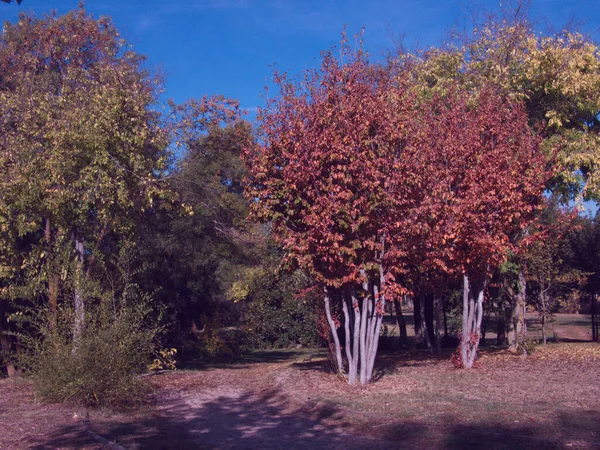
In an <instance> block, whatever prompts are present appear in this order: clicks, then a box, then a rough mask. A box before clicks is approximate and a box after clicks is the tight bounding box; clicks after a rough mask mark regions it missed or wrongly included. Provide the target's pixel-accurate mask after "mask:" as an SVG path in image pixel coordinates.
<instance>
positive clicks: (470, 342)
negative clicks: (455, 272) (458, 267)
mask: <svg viewBox="0 0 600 450" xmlns="http://www.w3.org/2000/svg"><path fill="white" fill-rule="evenodd" d="M486 285H487V280H485V281H484V282H483V283H482V285H481V288H480V290H479V291H478V292H477V298H475V296H474V292H473V290H472V287H471V285H470V281H469V277H468V276H467V275H466V274H465V275H464V276H463V330H462V340H461V358H462V364H463V367H465V368H466V369H470V368H472V367H473V364H474V363H475V359H476V357H477V350H478V348H479V341H480V339H481V322H482V320H483V295H484V292H485V288H486Z"/></svg>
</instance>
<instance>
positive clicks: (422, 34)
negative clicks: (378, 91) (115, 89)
mask: <svg viewBox="0 0 600 450" xmlns="http://www.w3.org/2000/svg"><path fill="white" fill-rule="evenodd" d="M78 1H79V0H23V3H22V4H21V5H20V6H18V5H17V4H16V3H14V2H13V3H11V4H4V3H0V21H2V22H4V21H5V20H10V21H14V20H16V19H17V17H18V13H19V12H20V11H33V12H34V13H36V14H37V15H41V14H43V13H46V12H49V11H50V10H51V9H55V10H57V11H58V13H65V12H67V11H69V10H70V9H73V8H76V7H77V4H78ZM85 5H86V9H87V10H88V11H89V12H91V13H92V14H94V15H95V16H100V15H108V16H111V17H112V18H113V20H114V22H115V24H116V26H117V28H118V29H119V30H120V31H121V33H122V35H123V37H124V38H125V39H126V40H127V41H129V42H130V43H132V44H133V45H134V47H135V49H136V51H138V52H140V53H143V54H146V55H147V56H148V58H149V64H150V65H151V66H152V67H157V68H159V69H160V70H161V71H162V72H163V73H164V75H165V77H166V82H165V96H166V98H173V99H174V100H175V101H177V102H182V101H184V100H186V99H187V98H190V97H200V96H202V95H203V94H223V95H225V96H227V97H231V98H236V99H238V100H239V101H240V102H241V104H242V106H244V107H246V108H248V109H249V110H251V111H253V110H255V109H256V107H257V106H260V105H262V103H263V102H262V98H261V94H262V92H263V87H264V86H265V84H266V83H267V82H268V79H269V77H270V75H271V69H270V65H272V64H274V63H276V64H277V67H278V68H279V69H280V70H284V71H289V72H290V73H299V72H301V71H302V70H303V69H305V68H306V67H314V66H315V65H317V64H318V61H319V52H320V51H321V50H325V49H328V48H330V47H331V46H333V45H335V44H336V43H338V42H339V40H340V35H341V31H342V29H343V27H344V25H346V26H347V29H348V33H349V34H350V35H352V34H354V33H355V32H357V31H359V30H360V29H361V27H365V46H366V47H367V49H368V50H369V51H370V52H371V54H372V55H374V56H377V55H382V54H383V53H385V52H386V51H389V50H390V49H393V48H394V46H395V42H396V41H397V40H398V39H399V38H400V37H401V36H404V43H405V45H407V46H409V47H413V46H415V45H418V46H419V47H421V48H423V47H429V46H432V45H437V44H440V43H441V42H443V40H444V39H445V37H446V36H447V33H448V30H449V29H451V28H452V27H453V26H455V25H457V24H458V25H459V26H460V24H463V23H464V21H465V20H466V19H467V18H468V17H469V15H470V14H471V12H472V11H478V10H481V9H488V10H494V9H497V8H498V5H499V2H497V1H484V2H475V1H470V0H464V1H444V0H432V1H428V2H425V1H417V0H406V1H402V0H372V1H358V0H171V1H168V0H87V1H86V2H85ZM599 11H600V0H586V1H581V0H573V1H569V0H532V2H531V14H532V16H533V17H537V18H540V19H541V21H540V26H541V27H543V26H545V24H551V25H553V26H555V27H560V26H561V25H562V24H564V23H565V22H566V21H567V20H568V19H570V18H571V17H574V18H575V19H578V20H586V19H587V20H588V23H587V24H586V25H584V27H583V29H584V30H585V31H586V32H587V33H589V34H591V35H592V37H593V38H594V39H595V40H596V41H599V40H600V39H599V38H600V33H599V27H600V13H599ZM252 115H253V114H252Z"/></svg>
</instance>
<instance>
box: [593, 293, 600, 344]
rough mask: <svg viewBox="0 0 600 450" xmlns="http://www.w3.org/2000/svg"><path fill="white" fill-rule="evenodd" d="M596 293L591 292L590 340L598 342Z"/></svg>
mask: <svg viewBox="0 0 600 450" xmlns="http://www.w3.org/2000/svg"><path fill="white" fill-rule="evenodd" d="M596 297H597V294H595V293H594V294H592V341H594V342H598V339H599V336H598V331H599V330H598V315H597V307H596Z"/></svg>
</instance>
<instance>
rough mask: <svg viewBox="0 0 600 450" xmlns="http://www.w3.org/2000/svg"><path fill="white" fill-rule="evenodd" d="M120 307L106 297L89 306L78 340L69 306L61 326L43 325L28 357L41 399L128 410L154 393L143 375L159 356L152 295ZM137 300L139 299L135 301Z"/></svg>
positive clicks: (35, 385)
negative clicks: (127, 407)
mask: <svg viewBox="0 0 600 450" xmlns="http://www.w3.org/2000/svg"><path fill="white" fill-rule="evenodd" d="M129 297H134V298H129V299H128V300H129V301H128V302H126V303H122V304H120V305H116V304H115V303H113V302H112V301H110V300H109V299H108V298H104V299H102V300H100V301H99V303H98V304H96V305H94V306H91V307H90V306H88V310H87V312H86V327H85V329H84V330H83V332H82V334H81V336H80V337H79V338H78V339H77V340H76V341H74V340H73V336H72V329H73V327H72V325H73V313H72V311H71V310H69V309H68V308H63V309H62V310H61V311H60V314H59V321H58V323H57V325H56V326H55V327H49V326H48V325H43V326H42V327H40V329H39V331H40V334H39V336H38V337H37V339H36V340H30V344H32V345H29V347H28V348H29V352H27V353H26V358H27V362H28V367H29V368H30V371H31V373H32V375H33V380H34V387H35V391H36V393H37V395H38V396H39V397H41V398H42V399H44V400H48V401H53V402H74V403H78V404H83V405H85V406H119V407H121V406H127V405H132V404H135V403H139V402H141V401H143V399H144V398H145V397H146V395H145V394H147V392H148V390H149V386H148V385H147V384H146V383H145V382H144V380H143V379H142V378H140V377H139V374H141V373H143V372H145V371H146V370H147V369H148V365H149V364H150V363H151V361H152V357H153V355H155V350H156V345H155V342H156V341H157V337H158V335H159V334H160V332H161V328H160V327H159V326H158V325H157V324H156V323H157V322H156V321H155V320H151V319H150V316H151V312H152V309H151V308H150V307H149V298H148V297H147V296H143V295H141V296H139V295H134V296H131V295H129ZM131 300H135V301H131Z"/></svg>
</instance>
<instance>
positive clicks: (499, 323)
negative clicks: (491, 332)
mask: <svg viewBox="0 0 600 450" xmlns="http://www.w3.org/2000/svg"><path fill="white" fill-rule="evenodd" d="M502 303H503V302H500V300H499V303H498V308H497V310H496V345H499V346H500V345H504V344H505V342H506V321H505V320H504V308H503V307H502Z"/></svg>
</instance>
